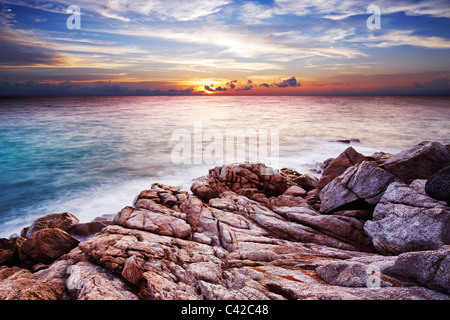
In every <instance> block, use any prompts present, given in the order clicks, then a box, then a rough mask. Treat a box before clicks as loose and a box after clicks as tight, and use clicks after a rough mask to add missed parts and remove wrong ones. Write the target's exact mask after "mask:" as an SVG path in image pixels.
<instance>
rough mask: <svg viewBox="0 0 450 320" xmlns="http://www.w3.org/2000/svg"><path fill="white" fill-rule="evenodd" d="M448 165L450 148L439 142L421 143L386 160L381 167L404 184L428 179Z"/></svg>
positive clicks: (449, 163)
mask: <svg viewBox="0 0 450 320" xmlns="http://www.w3.org/2000/svg"><path fill="white" fill-rule="evenodd" d="M449 165H450V148H448V147H446V146H444V145H442V144H440V143H439V142H429V141H425V142H422V143H420V144H418V145H416V146H414V147H413V148H411V149H409V150H405V151H402V152H400V153H398V154H396V155H394V156H393V157H391V158H390V159H388V160H387V161H386V162H385V163H384V164H383V167H384V169H386V171H388V172H390V173H392V174H393V175H395V176H396V177H398V178H400V179H401V180H402V181H403V182H405V183H411V182H412V181H413V180H415V179H428V178H429V177H431V176H432V175H433V174H435V173H436V172H437V171H439V170H440V169H442V168H444V167H446V166H449Z"/></svg>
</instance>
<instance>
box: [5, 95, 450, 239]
mask: <svg viewBox="0 0 450 320" xmlns="http://www.w3.org/2000/svg"><path fill="white" fill-rule="evenodd" d="M233 134H235V136H233ZM255 137H256V138H255ZM255 141H256V142H255ZM422 141H438V142H440V143H443V144H450V99H449V98H439V97H280V96H188V97H186V96H182V97H167V96H161V97H50V98H16V99H0V237H2V238H8V237H10V236H12V235H15V234H16V235H17V234H20V231H21V229H22V228H24V227H26V226H29V225H30V224H31V223H32V222H33V221H34V220H35V219H36V218H38V217H41V216H44V215H47V214H50V213H61V212H70V213H72V214H74V215H75V216H77V217H78V218H79V220H80V221H81V222H89V221H92V220H93V219H94V218H96V217H98V216H102V215H105V214H109V215H111V214H116V213H117V212H119V211H120V210H121V209H122V208H123V207H125V206H129V205H132V204H133V201H134V199H135V197H136V196H137V195H138V194H139V192H140V191H141V190H144V189H149V188H150V187H151V186H152V184H153V183H157V182H158V183H163V184H168V185H172V186H176V187H179V188H181V189H183V190H186V191H190V190H189V189H190V186H191V184H192V182H193V181H195V179H198V178H200V177H202V176H205V175H207V174H208V170H209V169H211V168H214V167H215V166H218V165H222V164H229V163H233V162H242V161H250V162H256V161H259V162H268V165H270V166H272V167H273V168H274V169H281V168H291V169H293V170H296V171H298V172H300V173H313V174H316V175H317V176H320V163H322V162H323V161H325V160H326V159H328V158H333V157H336V156H338V155H339V154H340V153H341V152H342V151H344V150H345V149H346V148H348V147H349V146H352V147H353V148H354V149H355V150H357V151H358V152H360V153H362V154H365V155H371V154H373V153H374V152H379V151H383V152H388V153H392V154H395V153H398V152H400V151H401V150H404V149H408V148H410V147H413V146H414V145H416V144H418V143H420V142H422ZM255 143H256V144H255ZM242 150H245V152H241V153H239V152H240V151H242ZM255 153H256V156H255ZM261 160H264V161H261Z"/></svg>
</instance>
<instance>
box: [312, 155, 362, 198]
mask: <svg viewBox="0 0 450 320" xmlns="http://www.w3.org/2000/svg"><path fill="white" fill-rule="evenodd" d="M366 160H367V159H366V157H365V156H363V155H362V154H360V153H358V152H356V151H355V149H353V148H352V147H348V148H347V149H345V151H344V152H343V153H341V154H340V155H339V156H338V157H337V158H335V159H334V160H333V161H331V163H330V164H329V165H328V166H327V167H326V169H325V170H324V171H323V173H322V177H321V178H320V180H319V182H317V187H318V188H320V189H322V188H323V187H325V186H326V185H327V184H328V183H330V182H331V181H332V180H333V179H334V178H336V177H338V176H340V175H341V174H343V173H344V171H345V170H347V168H349V167H352V166H354V165H355V164H358V163H361V162H363V161H366Z"/></svg>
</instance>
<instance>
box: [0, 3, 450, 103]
mask: <svg viewBox="0 0 450 320" xmlns="http://www.w3.org/2000/svg"><path fill="white" fill-rule="evenodd" d="M371 4H375V5H377V6H378V7H379V8H380V9H381V29H378V30H371V29H369V28H368V27H367V23H366V22H367V19H368V18H369V17H370V16H371V13H367V8H368V6H369V5H371ZM70 5H77V6H79V8H80V9H81V18H80V19H81V29H68V27H67V24H66V22H67V19H68V18H69V17H70V16H71V15H70V14H68V13H67V7H68V6H70ZM0 28H1V31H0V42H1V43H0V45H1V48H0V68H1V71H0V95H1V96H8V95H91V94H94V95H95V94H99V95H132V94H143V95H159V94H163V95H165V94H167V95H184V94H185V95H194V94H269V95H311V94H324V95H326V94H330V95H332V94H337V95H341V94H379V95H392V94H394V95H410V94H413V95H417V94H419V95H422V94H423V95H449V94H450V2H449V1H448V0H424V1H403V0H400V1H395V0H374V1H367V2H366V1H360V0H332V1H324V0H307V1H302V0H264V1H241V0H191V1H186V0H166V1H163V0H145V1H143V0H105V1H98V0H79V1H77V0H71V1H65V0H56V1H47V0H33V1H22V0H0Z"/></svg>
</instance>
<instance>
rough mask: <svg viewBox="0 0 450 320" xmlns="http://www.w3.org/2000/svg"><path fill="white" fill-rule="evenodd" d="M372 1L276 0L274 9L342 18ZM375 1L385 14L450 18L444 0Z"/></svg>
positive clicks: (333, 18) (277, 12)
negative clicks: (363, 3)
mask: <svg viewBox="0 0 450 320" xmlns="http://www.w3.org/2000/svg"><path fill="white" fill-rule="evenodd" d="M369 4H370V2H369V3H367V5H362V4H361V1H358V0H303V1H298V0H275V6H274V13H276V14H279V15H286V14H294V15H297V16H306V15H315V16H321V17H323V18H326V19H330V20H343V19H347V18H348V17H351V16H355V15H361V14H366V9H367V7H368V5H369ZM374 4H376V5H377V6H379V7H380V8H381V11H382V14H392V13H400V12H403V13H404V14H406V15H410V16H418V15H428V16H432V17H438V18H450V7H449V6H448V2H446V1H445V0H421V1H420V0H419V1H398V0H378V1H376V2H375V3H374Z"/></svg>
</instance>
